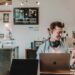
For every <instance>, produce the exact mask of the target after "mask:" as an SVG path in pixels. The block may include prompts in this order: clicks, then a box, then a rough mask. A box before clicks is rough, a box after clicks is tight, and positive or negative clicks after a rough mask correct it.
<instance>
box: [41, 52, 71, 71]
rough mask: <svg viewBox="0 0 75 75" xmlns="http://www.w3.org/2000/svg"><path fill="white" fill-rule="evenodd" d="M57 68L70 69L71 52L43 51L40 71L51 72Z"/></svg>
mask: <svg viewBox="0 0 75 75" xmlns="http://www.w3.org/2000/svg"><path fill="white" fill-rule="evenodd" d="M56 70H70V54H68V53H41V54H40V72H50V71H56Z"/></svg>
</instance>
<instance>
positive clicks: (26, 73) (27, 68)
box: [9, 59, 38, 75]
mask: <svg viewBox="0 0 75 75" xmlns="http://www.w3.org/2000/svg"><path fill="white" fill-rule="evenodd" d="M37 70H38V60H36V59H13V61H12V64H11V68H10V74H9V75H37Z"/></svg>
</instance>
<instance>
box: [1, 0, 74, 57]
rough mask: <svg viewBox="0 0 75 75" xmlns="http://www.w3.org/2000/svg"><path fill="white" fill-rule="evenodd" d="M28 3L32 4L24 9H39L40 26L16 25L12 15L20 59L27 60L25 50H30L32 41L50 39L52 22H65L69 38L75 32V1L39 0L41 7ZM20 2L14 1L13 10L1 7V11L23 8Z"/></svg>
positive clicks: (32, 0) (32, 2) (33, 1)
mask: <svg viewBox="0 0 75 75" xmlns="http://www.w3.org/2000/svg"><path fill="white" fill-rule="evenodd" d="M28 1H29V3H30V4H25V5H24V6H23V7H39V25H28V26H27V25H14V24H13V21H12V14H11V25H12V29H13V31H12V32H13V37H14V38H15V39H16V43H17V44H18V45H19V58H25V49H26V48H30V43H31V42H32V41H34V40H43V37H44V38H47V37H48V33H47V28H48V27H49V25H50V23H51V22H52V21H57V20H58V21H62V22H64V23H65V25H66V27H65V29H66V30H67V31H68V33H69V36H71V32H72V31H74V30H75V25H74V24H75V21H74V19H75V14H74V13H73V9H74V6H73V7H72V6H71V4H70V2H71V1H73V0H39V1H40V5H39V6H38V5H36V4H35V0H28ZM19 2H21V0H13V6H11V8H9V7H1V6H0V10H1V9H6V8H7V9H11V10H12V11H13V8H14V7H21V6H20V5H19ZM71 3H72V2H71ZM1 24H2V23H1ZM1 29H2V28H1Z"/></svg>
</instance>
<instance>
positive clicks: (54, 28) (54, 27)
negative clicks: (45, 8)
mask: <svg viewBox="0 0 75 75" xmlns="http://www.w3.org/2000/svg"><path fill="white" fill-rule="evenodd" d="M63 28H64V23H62V22H59V21H55V22H52V23H51V24H50V30H51V33H52V35H51V37H52V38H54V39H55V40H60V39H61V36H62V32H63Z"/></svg>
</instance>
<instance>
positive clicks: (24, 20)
mask: <svg viewBox="0 0 75 75" xmlns="http://www.w3.org/2000/svg"><path fill="white" fill-rule="evenodd" d="M13 13H14V14H13V15H14V18H13V21H14V24H16V25H21V24H22V25H37V24H39V8H37V7H36V8H14V12H13Z"/></svg>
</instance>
